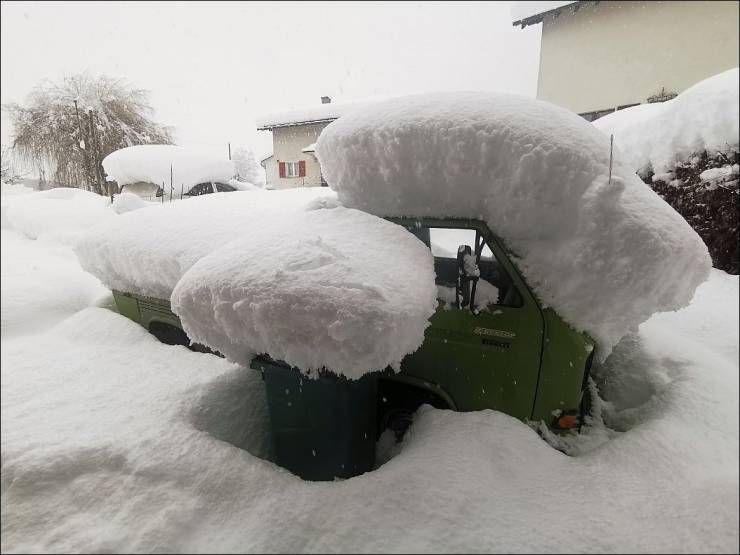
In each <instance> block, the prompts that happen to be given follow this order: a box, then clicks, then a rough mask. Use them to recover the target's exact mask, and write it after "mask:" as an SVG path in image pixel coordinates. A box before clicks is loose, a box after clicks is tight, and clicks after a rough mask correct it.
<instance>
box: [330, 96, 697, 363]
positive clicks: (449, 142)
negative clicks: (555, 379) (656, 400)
mask: <svg viewBox="0 0 740 555" xmlns="http://www.w3.org/2000/svg"><path fill="white" fill-rule="evenodd" d="M316 154H317V156H318V158H319V161H320V163H321V167H322V171H323V173H324V176H325V177H326V180H327V182H328V183H329V185H330V186H331V187H332V188H334V189H335V190H336V191H337V192H338V199H339V201H340V202H341V203H342V204H344V205H345V206H347V207H352V208H358V209H360V210H365V211H367V212H370V213H373V214H378V215H387V216H438V217H450V216H453V217H468V218H477V219H481V220H483V221H486V222H487V223H488V224H489V226H490V228H491V229H492V230H493V231H494V232H495V233H497V234H498V235H499V236H500V237H502V238H503V240H504V241H505V243H506V244H507V245H508V246H509V248H510V249H511V250H512V251H513V252H514V253H516V258H515V261H516V262H517V263H518V266H519V269H520V270H521V271H522V272H523V273H524V275H525V276H526V278H527V280H528V282H529V284H530V285H531V286H532V287H533V289H534V291H535V293H536V294H537V295H538V296H539V297H540V299H541V300H542V301H543V302H544V303H545V305H548V306H552V307H554V308H555V309H556V310H557V311H558V312H559V313H560V314H561V316H563V317H564V318H565V319H566V320H567V321H568V322H569V323H570V324H571V325H573V326H574V327H575V328H576V329H579V330H584V331H586V332H588V333H589V334H590V335H591V336H592V337H593V338H594V339H595V340H596V341H597V343H598V353H599V356H600V357H601V358H603V357H605V356H607V355H608V354H609V352H610V351H611V350H612V347H613V346H614V345H615V344H616V343H617V341H619V339H620V338H621V337H622V336H624V335H625V333H627V332H628V331H629V330H630V329H633V328H635V327H636V326H637V325H638V324H640V322H643V321H645V320H646V319H647V318H649V317H650V315H652V314H653V313H655V312H659V311H666V310H675V309H678V308H680V307H683V306H685V305H686V304H688V302H689V301H690V300H691V298H692V296H693V294H694V290H695V289H696V287H697V286H698V285H699V284H700V283H702V282H703V281H704V280H705V279H706V278H707V275H708V273H709V269H710V260H709V256H708V254H707V248H706V246H705V245H704V244H703V243H702V241H701V239H700V238H699V237H698V235H697V234H696V233H695V232H694V231H693V230H692V229H691V227H690V226H689V225H688V224H687V223H686V222H685V221H684V219H683V218H682V217H681V216H680V215H678V214H677V213H676V212H675V211H673V210H672V209H671V208H670V207H669V206H668V205H667V204H666V203H665V202H664V201H663V200H661V199H660V198H659V197H658V196H657V195H656V194H655V193H653V192H652V191H651V190H650V189H649V188H648V187H646V186H645V185H644V184H643V183H642V182H641V181H640V180H639V179H638V177H637V175H635V173H634V171H633V170H632V168H631V167H629V166H625V165H624V163H623V162H622V160H621V159H620V157H619V156H617V157H616V160H615V163H614V167H613V172H612V177H611V182H610V181H609V178H608V174H609V139H608V137H607V136H605V135H604V134H603V133H602V132H600V131H599V130H597V129H596V128H594V127H593V126H592V125H591V124H590V123H588V122H586V121H585V120H583V119H582V118H580V117H578V116H577V115H575V114H573V113H571V112H569V111H568V110H565V109H563V108H559V107H556V106H554V105H552V104H549V103H546V102H542V101H536V100H531V99H528V98H524V97H517V96H510V95H504V94H495V93H437V94H429V95H419V96H412V97H407V98H405V99H395V100H390V101H386V102H380V103H377V104H374V105H372V106H369V107H366V108H364V109H361V110H357V111H353V112H351V113H349V114H346V115H344V116H343V117H342V118H340V119H339V120H337V121H335V122H333V123H331V124H329V125H328V126H327V127H326V128H325V129H324V131H323V132H322V134H321V136H320V137H319V140H318V142H317V145H316Z"/></svg>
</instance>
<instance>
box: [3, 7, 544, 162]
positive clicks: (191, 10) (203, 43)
mask: <svg viewBox="0 0 740 555" xmlns="http://www.w3.org/2000/svg"><path fill="white" fill-rule="evenodd" d="M0 6H1V10H2V14H1V15H2V17H1V18H0V25H1V27H2V33H1V34H0V36H1V37H2V38H1V40H2V49H1V50H0V53H1V54H0V55H1V57H2V64H1V65H0V71H1V72H2V76H1V77H2V79H1V81H0V82H1V83H2V91H1V95H0V96H1V99H0V101H1V102H2V103H6V102H10V101H21V102H22V101H23V100H24V99H25V98H26V95H27V94H28V93H29V92H30V91H31V89H32V88H33V87H34V85H35V84H36V83H38V82H39V81H41V80H42V79H44V78H49V79H52V80H60V79H61V77H63V76H64V75H65V74H66V75H70V74H73V73H78V72H81V71H84V70H88V71H90V72H91V73H94V74H100V73H103V74H106V75H109V76H111V77H123V78H125V79H127V80H128V81H130V82H131V83H132V84H134V85H136V86H138V87H141V88H145V89H148V90H149V91H151V104H152V106H153V107H154V109H155V116H154V117H155V119H156V120H157V121H159V122H161V123H164V124H167V125H171V126H174V128H175V138H176V140H177V142H178V143H180V144H211V145H224V148H226V147H225V145H226V143H227V142H228V141H231V143H232V146H233V145H245V146H249V147H251V148H253V149H254V150H255V151H256V153H257V154H261V153H263V152H266V151H268V150H270V149H271V144H272V143H271V134H270V133H269V132H258V131H256V129H255V125H254V119H255V118H256V117H258V116H260V115H262V114H265V113H270V112H279V111H282V110H291V109H296V108H303V107H306V106H312V105H315V104H319V103H320V97H321V96H322V95H328V96H331V97H332V99H333V100H334V101H336V102H342V101H350V100H356V99H366V98H370V97H373V96H389V95H391V96H394V95H400V94H410V93H418V92H430V91H440V90H448V91H449V90H490V91H506V92H513V93H519V94H525V95H528V96H535V93H536V83H537V69H538V60H539V42H540V32H541V29H540V27H541V26H540V25H536V26H533V27H528V28H526V29H519V28H515V27H512V25H511V21H512V20H511V14H510V11H509V5H508V3H507V2H473V3H466V2H449V3H447V2H428V3H417V2H389V3H382V2H368V3H358V2H348V3H340V2H296V3H293V2H223V3H221V2H203V3H200V2H192V3H191V2H131V3H128V2H100V3H97V2H49V3H47V2H2V4H0ZM6 123H7V119H6V118H5V117H3V130H2V141H3V143H6V142H7V140H8V132H9V130H8V128H7V125H6Z"/></svg>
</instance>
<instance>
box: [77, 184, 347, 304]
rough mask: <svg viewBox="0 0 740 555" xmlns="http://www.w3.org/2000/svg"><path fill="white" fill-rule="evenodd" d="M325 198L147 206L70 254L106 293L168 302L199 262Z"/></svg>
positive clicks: (83, 240)
mask: <svg viewBox="0 0 740 555" xmlns="http://www.w3.org/2000/svg"><path fill="white" fill-rule="evenodd" d="M327 196H328V197H330V198H332V197H334V193H333V191H330V190H329V189H328V188H326V187H323V188H322V187H312V188H301V189H288V190H285V191H265V190H258V191H237V192H231V193H215V194H212V195H203V196H200V197H196V198H193V199H190V200H186V201H178V202H167V203H164V204H158V203H151V206H147V207H145V208H141V209H139V210H133V211H130V212H126V213H125V214H121V215H119V216H117V217H115V218H110V219H109V220H108V221H106V222H104V223H103V224H101V225H98V226H94V227H93V228H90V229H88V230H87V231H86V232H85V233H84V235H82V236H81V237H80V238H79V239H78V241H77V243H76V245H75V252H76V253H77V257H78V258H79V259H80V264H81V265H82V267H83V268H84V269H85V270H87V271H88V272H90V273H91V274H93V275H95V276H96V277H98V278H99V279H100V280H101V281H102V282H103V283H104V284H105V285H106V286H108V287H110V288H111V289H117V290H119V291H127V292H133V293H140V294H142V295H148V296H152V297H157V298H160V299H169V297H170V294H171V293H172V290H173V289H174V288H175V285H176V284H177V282H178V280H179V279H180V278H181V277H182V275H183V274H184V273H185V272H186V271H187V270H188V269H189V268H190V267H191V266H192V265H193V264H195V263H196V262H197V261H198V260H199V259H201V258H202V257H203V256H205V255H207V254H210V253H211V252H213V251H215V250H216V249H218V248H220V247H222V246H224V245H225V244H226V243H228V242H229V241H232V240H233V239H236V238H239V237H245V236H250V235H251V234H253V233H256V232H259V230H260V229H261V228H262V227H263V226H265V225H267V224H269V223H270V221H272V220H273V219H274V218H277V217H289V215H290V214H292V213H294V212H296V211H299V210H303V209H306V208H307V207H308V208H310V207H311V203H312V202H315V201H317V200H318V199H322V198H325V197H327Z"/></svg>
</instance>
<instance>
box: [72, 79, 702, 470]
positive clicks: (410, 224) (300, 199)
mask: <svg viewBox="0 0 740 555" xmlns="http://www.w3.org/2000/svg"><path fill="white" fill-rule="evenodd" d="M316 149H317V150H316V154H317V157H318V158H319V161H320V163H321V166H322V172H323V174H324V175H325V177H326V180H327V182H328V183H329V184H330V186H331V190H328V189H326V188H324V189H323V190H316V189H320V188H316V189H314V190H311V189H295V190H282V191H245V192H238V193H233V194H230V195H206V196H204V197H201V198H199V199H197V200H194V201H192V202H187V203H172V204H170V205H164V206H159V207H157V206H154V207H147V208H143V209H140V210H135V211H133V212H131V213H129V214H125V215H124V216H125V217H121V218H119V219H118V220H116V221H112V222H106V223H105V224H104V225H105V226H106V228H105V229H94V230H92V231H91V232H90V234H89V235H88V236H86V237H84V238H82V239H81V240H80V241H79V242H78V244H77V245H76V247H75V248H76V251H77V253H78V255H79V257H80V260H81V262H82V264H83V267H85V269H87V270H88V271H90V272H91V273H93V274H95V275H96V276H98V277H100V279H101V280H102V281H103V282H104V283H105V284H106V285H107V286H108V287H110V288H111V289H112V290H113V291H114V298H115V301H116V304H117V306H118V310H119V311H120V312H121V314H123V315H125V316H128V317H129V318H131V319H132V320H134V321H136V322H138V323H140V324H141V325H143V326H144V327H146V328H147V329H148V330H150V331H151V332H152V333H153V334H154V335H156V336H157V337H159V338H160V339H161V340H162V341H164V342H167V343H173V344H182V345H188V346H191V348H197V349H201V350H211V351H213V352H217V353H220V354H222V355H223V356H225V357H226V358H228V359H229V360H231V361H234V362H236V363H239V364H241V365H242V366H244V367H251V368H253V369H256V370H258V371H260V372H261V373H262V375H263V377H264V382H265V385H266V390H267V398H268V407H269V411H270V418H271V422H272V432H273V438H274V440H275V453H276V459H277V462H278V464H281V465H283V466H285V467H287V468H288V469H290V470H291V471H293V472H294V473H296V474H298V475H299V476H302V477H304V478H309V479H332V478H334V477H349V476H354V475H356V474H359V473H361V472H364V471H367V470H370V469H372V467H373V465H374V463H375V456H374V455H375V450H376V444H377V442H379V441H380V440H381V439H382V441H380V443H381V444H382V443H384V442H386V441H388V438H392V437H393V436H394V435H395V436H396V438H398V437H401V436H402V435H403V433H404V430H405V429H406V428H407V427H408V424H409V422H410V419H411V417H412V415H413V413H414V411H415V410H417V409H418V407H419V406H421V405H422V404H429V405H433V406H436V407H440V408H444V409H453V410H460V411H472V410H481V409H494V410H498V411H501V412H504V413H506V414H508V415H511V416H513V417H516V418H519V419H521V420H524V421H529V422H533V423H537V424H538V425H539V426H541V424H542V423H544V424H545V425H547V426H548V427H549V428H550V429H553V430H557V431H568V430H573V429H574V428H576V427H577V426H578V424H579V422H580V420H581V417H582V415H583V413H584V410H585V408H584V404H585V402H586V401H584V399H586V398H587V395H586V392H587V390H588V376H589V371H590V368H591V365H592V363H595V362H596V361H600V360H603V359H604V358H605V357H606V356H608V354H609V353H610V352H611V350H612V348H613V346H614V345H615V344H616V343H617V342H618V341H619V340H620V339H621V338H622V337H623V336H624V335H625V334H627V333H628V332H629V331H630V330H633V329H635V328H636V327H637V326H638V325H639V324H640V323H641V322H644V321H645V320H647V319H648V318H649V317H650V316H651V315H652V314H654V313H656V312H660V311H668V310H676V309H677V308H680V307H682V306H686V305H687V304H688V302H689V301H690V300H691V298H692V297H693V294H694V291H695V289H696V287H697V286H698V284H700V283H701V282H702V281H704V280H705V279H706V277H707V275H708V272H709V268H710V261H709V256H708V253H707V249H706V246H705V245H704V244H703V242H702V241H701V239H700V238H699V237H698V236H697V235H696V233H695V232H694V231H693V230H692V229H691V227H690V226H689V225H688V224H687V223H686V222H685V220H684V219H683V218H681V216H679V215H678V214H677V213H676V212H675V211H673V210H672V209H671V208H670V207H669V206H668V205H667V204H666V203H665V202H664V201H663V200H661V199H660V198H659V197H658V196H657V195H655V194H654V193H653V192H652V191H651V190H650V189H649V188H648V187H646V186H645V185H644V184H643V183H642V182H641V181H640V179H639V178H638V177H637V176H636V175H635V173H634V172H633V171H632V170H631V169H630V168H628V167H626V166H625V165H624V164H623V163H622V160H621V157H620V152H619V151H614V152H612V151H611V149H610V140H609V137H607V136H605V135H604V134H603V133H601V132H600V131H599V130H597V129H596V128H594V127H593V126H592V125H591V124H590V123H588V122H586V121H584V120H582V119H581V118H579V117H578V116H576V115H575V114H572V113H570V112H568V111H567V110H565V109H562V108H559V107H556V106H553V105H551V104H548V103H545V102H541V101H536V100H532V99H528V98H522V97H517V96H511V95H501V94H493V93H440V94H433V95H420V96H417V97H409V98H405V99H393V100H388V101H384V102H381V103H377V104H374V105H372V106H369V107H367V108H364V109H362V110H357V111H354V112H352V113H350V114H348V115H345V116H342V117H341V118H339V119H338V120H336V121H335V122H333V123H331V124H330V125H329V126H327V127H326V128H325V129H324V130H323V132H322V134H321V136H320V137H319V140H318V142H317V147H316ZM152 237H156V238H157V240H156V241H152V240H151V238H152ZM387 430H390V431H387Z"/></svg>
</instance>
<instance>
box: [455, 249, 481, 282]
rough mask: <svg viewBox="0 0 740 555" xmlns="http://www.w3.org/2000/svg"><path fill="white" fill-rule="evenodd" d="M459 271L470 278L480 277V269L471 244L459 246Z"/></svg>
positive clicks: (461, 274)
mask: <svg viewBox="0 0 740 555" xmlns="http://www.w3.org/2000/svg"><path fill="white" fill-rule="evenodd" d="M457 273H458V275H460V276H463V277H466V278H468V279H473V278H475V279H477V278H479V277H480V269H479V268H478V264H477V263H476V260H475V255H474V254H473V249H472V248H471V247H470V245H460V246H459V247H457Z"/></svg>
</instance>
